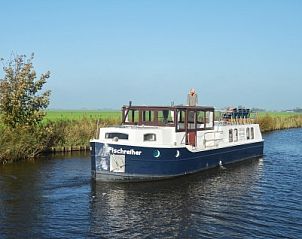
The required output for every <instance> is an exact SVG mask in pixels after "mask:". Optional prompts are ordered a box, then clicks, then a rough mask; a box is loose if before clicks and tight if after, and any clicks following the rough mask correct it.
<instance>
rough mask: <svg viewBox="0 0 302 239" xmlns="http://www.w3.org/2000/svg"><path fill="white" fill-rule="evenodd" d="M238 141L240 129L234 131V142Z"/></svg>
mask: <svg viewBox="0 0 302 239" xmlns="http://www.w3.org/2000/svg"><path fill="white" fill-rule="evenodd" d="M237 141H238V129H234V142H237Z"/></svg>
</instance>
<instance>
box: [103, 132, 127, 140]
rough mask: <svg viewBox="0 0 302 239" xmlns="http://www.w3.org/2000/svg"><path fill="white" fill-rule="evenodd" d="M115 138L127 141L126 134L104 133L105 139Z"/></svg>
mask: <svg viewBox="0 0 302 239" xmlns="http://www.w3.org/2000/svg"><path fill="white" fill-rule="evenodd" d="M115 137H116V138H118V139H128V134H123V133H106V134H105V138H106V139H113V138H115Z"/></svg>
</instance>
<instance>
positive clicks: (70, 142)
mask: <svg viewBox="0 0 302 239" xmlns="http://www.w3.org/2000/svg"><path fill="white" fill-rule="evenodd" d="M119 123H120V112H114V111H112V112H101V111H49V112H48V114H47V116H46V118H45V119H44V121H43V124H41V125H40V126H38V127H36V128H35V129H32V128H26V127H23V128H18V129H15V130H11V129H8V128H6V127H4V126H3V124H1V123H0V135H1V137H0V162H9V161H15V160H19V159H24V158H33V157H35V156H37V155H39V154H40V153H42V152H46V151H49V150H50V149H54V148H55V149H57V150H59V151H60V150H62V149H63V150H64V149H67V150H70V149H84V148H85V147H87V146H89V140H90V139H91V138H93V137H95V135H96V132H97V124H98V126H99V127H105V126H108V125H116V124H119ZM256 123H259V124H260V127H261V131H262V132H268V131H273V130H280V129H288V128H298V127H302V114H296V113H261V114H258V116H257V118H256Z"/></svg>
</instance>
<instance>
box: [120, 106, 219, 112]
mask: <svg viewBox="0 0 302 239" xmlns="http://www.w3.org/2000/svg"><path fill="white" fill-rule="evenodd" d="M123 108H127V109H132V110H191V111H214V107H213V106H187V105H173V106H146V105H124V106H123Z"/></svg>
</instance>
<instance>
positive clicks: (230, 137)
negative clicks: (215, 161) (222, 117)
mask: <svg viewBox="0 0 302 239" xmlns="http://www.w3.org/2000/svg"><path fill="white" fill-rule="evenodd" d="M229 142H233V130H232V129H230V130H229Z"/></svg>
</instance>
